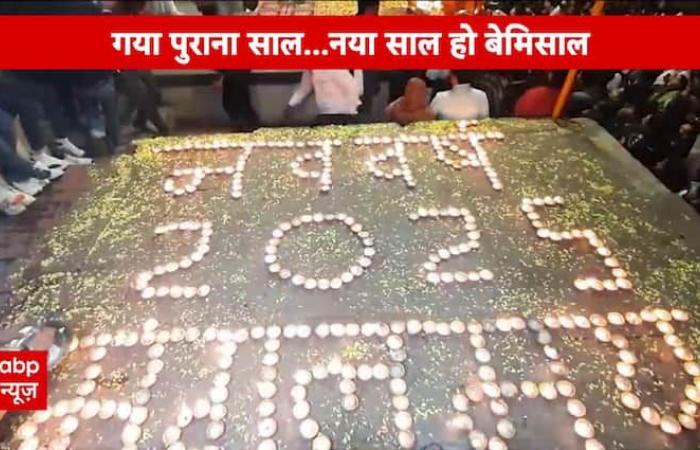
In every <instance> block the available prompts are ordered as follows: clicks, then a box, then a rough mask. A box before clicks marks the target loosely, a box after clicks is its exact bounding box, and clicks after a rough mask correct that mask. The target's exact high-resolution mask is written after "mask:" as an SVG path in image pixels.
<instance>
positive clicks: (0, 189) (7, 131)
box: [0, 110, 63, 215]
mask: <svg viewBox="0 0 700 450" xmlns="http://www.w3.org/2000/svg"><path fill="white" fill-rule="evenodd" d="M61 173H63V172H61ZM0 174H1V175H2V178H3V183H2V185H0V205H1V209H2V210H3V211H4V212H5V213H6V214H8V215H16V214H19V213H21V212H22V211H24V207H25V206H26V205H28V204H30V203H31V202H33V201H34V197H33V195H36V194H38V193H39V191H41V190H42V189H43V187H44V186H45V185H46V184H47V183H48V179H49V178H50V177H51V171H49V170H43V169H38V168H36V167H34V166H33V165H32V164H31V163H30V162H28V161H26V160H25V159H23V158H21V157H20V156H19V155H18V154H17V137H16V135H15V123H14V118H13V117H12V115H11V114H9V113H7V112H5V111H3V110H0ZM21 194H26V195H21Z"/></svg>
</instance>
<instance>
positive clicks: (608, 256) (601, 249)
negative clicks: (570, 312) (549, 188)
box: [520, 195, 633, 292]
mask: <svg viewBox="0 0 700 450" xmlns="http://www.w3.org/2000/svg"><path fill="white" fill-rule="evenodd" d="M563 204H564V199H563V198H562V197H561V196H558V195H557V196H546V197H535V198H524V199H523V200H522V202H521V204H520V210H521V211H522V213H523V214H525V217H527V219H528V220H529V221H530V224H531V225H532V227H533V228H534V229H535V230H536V233H537V237H539V238H540V239H545V240H549V241H552V242H569V241H572V240H580V241H586V242H587V243H588V244H589V245H590V246H591V247H592V248H593V249H594V253H595V255H596V256H597V257H598V258H600V259H602V261H603V264H604V265H605V267H606V268H607V269H608V270H610V272H611V274H612V276H613V278H608V279H602V280H601V279H599V278H597V277H586V278H576V280H574V286H575V287H576V289H578V290H580V291H589V290H592V291H597V292H601V291H617V290H630V289H632V287H633V286H632V282H631V281H630V280H629V278H628V274H627V272H626V271H625V270H624V269H622V268H621V267H620V262H619V261H618V259H617V258H616V257H615V256H614V255H613V253H612V250H610V248H608V247H607V246H606V245H605V244H604V242H603V240H602V239H600V238H599V237H598V235H597V234H596V233H595V232H594V231H593V230H581V229H573V230H566V231H555V230H552V229H550V228H547V227H545V224H544V222H543V221H542V216H541V215H540V213H538V212H537V209H538V208H542V207H552V206H560V205H563Z"/></svg>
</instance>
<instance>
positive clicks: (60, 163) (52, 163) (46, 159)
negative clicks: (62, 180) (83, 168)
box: [32, 151, 68, 170]
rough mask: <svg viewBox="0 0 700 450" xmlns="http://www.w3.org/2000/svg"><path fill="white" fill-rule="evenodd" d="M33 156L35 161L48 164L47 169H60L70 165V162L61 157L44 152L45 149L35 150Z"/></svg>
mask: <svg viewBox="0 0 700 450" xmlns="http://www.w3.org/2000/svg"><path fill="white" fill-rule="evenodd" d="M32 158H33V159H34V161H36V162H38V163H41V164H42V165H44V166H46V169H45V170H49V169H58V168H64V169H65V168H66V167H68V163H67V162H65V161H64V160H62V159H59V158H54V157H53V156H51V155H49V154H48V153H44V152H43V151H39V152H35V153H34V154H33V155H32Z"/></svg>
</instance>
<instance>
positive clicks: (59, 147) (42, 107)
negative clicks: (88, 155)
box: [0, 72, 85, 163]
mask: <svg viewBox="0 0 700 450" xmlns="http://www.w3.org/2000/svg"><path fill="white" fill-rule="evenodd" d="M18 74H21V73H17V72H15V73H12V74H8V73H5V74H3V75H2V76H0V108H2V109H4V110H5V111H6V112H9V113H11V114H13V115H15V116H18V117H19V119H20V123H21V124H22V128H23V129H24V132H25V133H26V135H27V140H28V141H29V145H30V147H31V149H32V151H33V152H34V153H35V155H34V156H35V157H36V156H39V153H42V152H43V153H44V154H50V153H53V154H54V155H56V156H63V157H66V155H68V156H69V157H71V158H80V157H82V156H84V154H85V152H84V150H82V149H80V148H78V147H77V146H76V145H75V144H73V143H72V142H71V141H70V139H68V131H69V124H68V121H67V120H66V113H65V110H64V108H63V105H62V102H61V100H60V99H59V96H58V93H57V91H56V90H55V89H53V88H52V87H51V86H50V85H46V84H43V83H37V82H35V81H33V80H31V79H27V78H25V77H22V76H18ZM44 122H48V123H49V125H50V131H49V130H48V129H47V128H46V127H45V125H46V124H45V123H44ZM51 134H53V136H51ZM41 159H51V158H44V157H42V158H41ZM46 162H47V163H48V161H46ZM73 162H80V161H78V160H76V161H73Z"/></svg>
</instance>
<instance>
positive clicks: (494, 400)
mask: <svg viewBox="0 0 700 450" xmlns="http://www.w3.org/2000/svg"><path fill="white" fill-rule="evenodd" d="M688 319H689V317H688V313H687V312H685V311H683V310H680V309H675V308H674V309H670V310H669V309H665V308H660V307H659V308H645V309H643V310H641V311H640V312H627V313H624V314H623V313H619V312H610V313H608V314H607V315H605V316H604V315H601V314H591V315H589V316H584V315H566V314H562V315H547V316H545V317H544V318H543V320H542V321H539V320H534V319H530V320H527V319H526V318H523V317H520V316H510V317H499V318H497V319H496V320H495V321H486V322H477V321H473V320H472V321H469V322H467V323H465V322H463V321H460V320H453V321H452V322H436V321H432V320H425V321H420V320H415V319H411V320H407V321H392V322H390V323H384V322H366V323H363V324H357V323H339V322H337V323H321V324H318V325H317V326H316V327H311V326H309V325H304V324H298V325H297V324H289V325H286V326H284V327H282V326H278V325H271V326H268V327H261V326H256V327H251V328H249V329H247V328H241V329H237V330H229V329H216V328H213V327H209V328H207V329H205V330H204V331H200V330H199V329H198V328H195V327H190V328H181V327H174V328H172V329H170V330H168V329H159V324H158V321H157V320H155V319H148V320H147V321H145V322H144V324H143V330H142V332H141V333H137V332H134V331H127V330H118V331H117V332H116V333H114V334H113V335H112V334H110V333H99V334H97V335H90V336H85V337H83V338H81V339H80V340H77V339H76V340H75V341H74V342H73V344H72V345H71V350H75V349H77V348H81V349H84V350H87V351H88V357H89V359H90V361H91V364H90V365H89V366H88V367H87V368H86V369H85V372H84V376H83V381H82V382H80V383H79V384H78V386H77V389H76V393H77V394H78V396H77V397H75V398H73V399H70V400H60V401H58V402H56V403H54V404H53V405H52V406H51V407H50V408H49V409H48V410H46V411H37V412H36V413H34V414H33V415H32V416H31V418H30V419H29V420H28V421H26V422H25V423H24V424H22V425H21V426H20V428H19V429H18V431H17V436H18V437H19V438H20V439H21V440H22V444H21V445H22V447H20V448H22V449H23V450H35V449H37V448H38V447H39V439H38V437H37V432H38V425H40V424H42V423H45V422H46V421H48V420H49V419H51V418H57V419H61V422H60V425H59V433H58V437H57V438H55V439H54V441H55V443H54V446H53V447H52V448H67V447H68V446H69V444H70V435H71V434H73V433H74V432H75V431H76V430H77V429H78V427H79V422H80V420H81V419H82V420H89V419H92V418H94V417H98V418H101V419H103V420H108V419H110V418H112V417H117V418H119V419H120V420H123V421H125V422H126V424H125V427H124V429H123V430H122V441H123V444H124V446H125V447H126V448H129V446H134V445H135V444H136V442H138V440H139V438H140V436H141V427H142V425H143V424H144V423H145V421H146V420H147V418H148V417H149V410H148V408H147V407H146V404H147V403H148V402H149V400H150V397H151V394H150V389H151V388H152V387H153V386H154V385H155V383H156V382H157V376H158V374H159V373H160V372H161V371H162V370H163V368H164V365H165V364H164V361H163V359H162V356H163V354H164V352H165V346H166V345H168V344H170V343H179V342H183V341H184V342H195V341H198V340H200V339H201V340H203V341H204V342H215V341H216V342H218V344H219V347H218V349H219V351H218V353H219V354H218V358H217V367H218V369H219V370H220V372H218V373H217V374H216V375H215V377H214V381H213V387H212V388H211V389H210V391H209V397H208V398H200V399H197V400H195V401H194V402H193V404H192V405H191V406H190V405H183V406H182V407H181V409H180V411H179V413H178V416H177V419H176V425H175V426H176V427H178V428H180V432H179V433H178V431H177V430H174V429H172V428H168V429H166V431H165V432H164V434H163V441H164V442H165V441H168V442H170V441H172V440H173V439H175V437H176V435H177V436H178V437H179V434H181V430H182V429H184V428H186V427H187V426H188V425H189V424H190V423H191V422H192V421H193V420H195V419H204V418H206V417H209V420H210V424H209V426H208V427H207V436H208V437H209V439H211V440H216V439H218V438H217V437H215V436H218V437H221V436H222V435H223V433H224V432H225V426H224V423H223V419H224V418H225V416H226V408H225V406H224V405H223V404H222V403H223V402H225V401H226V399H227V398H228V388H227V386H228V384H229V383H230V380H231V376H230V374H229V373H228V370H229V369H230V367H231V365H232V357H233V355H234V354H235V353H236V350H237V348H238V345H240V344H243V343H245V342H247V341H248V340H260V339H263V338H265V339H266V340H265V342H264V348H265V351H266V353H265V354H264V355H263V366H264V367H263V369H262V372H261V379H262V381H261V382H260V383H259V384H258V393H259V395H260V397H261V399H262V400H261V402H260V404H259V406H258V410H259V412H260V411H261V412H262V413H260V416H261V418H269V417H271V416H272V415H273V414H274V411H275V410H276V406H275V405H274V403H272V404H271V402H272V400H271V399H272V398H273V397H274V396H275V394H276V392H277V389H276V386H275V385H274V380H275V379H276V377H277V370H276V366H277V364H278V363H279V360H280V357H279V353H278V352H279V348H280V340H281V339H282V338H286V339H294V338H302V339H306V338H309V337H311V336H312V335H314V336H316V337H318V338H326V337H329V336H332V337H337V338H342V337H345V336H350V337H353V336H359V335H362V336H365V337H372V336H377V337H381V338H382V339H384V342H385V344H386V346H387V349H388V352H389V356H390V359H391V360H392V361H393V362H392V363H391V364H390V365H386V364H383V363H378V364H375V365H374V366H370V365H367V364H362V365H359V366H357V367H355V366H351V365H349V364H343V363H342V361H340V360H339V359H338V358H333V359H331V361H330V362H329V363H328V364H327V365H324V366H314V367H313V369H312V370H311V371H310V372H309V371H299V372H297V373H296V374H295V376H294V380H295V382H296V384H300V385H302V386H305V385H306V384H308V383H310V382H311V379H324V378H326V377H327V376H328V374H331V375H339V376H340V377H341V378H342V379H343V380H345V379H347V380H355V379H359V380H361V381H368V380H371V379H377V380H387V379H389V380H390V382H389V388H390V392H391V394H392V405H393V406H394V408H395V409H396V411H397V412H396V414H395V422H396V425H397V427H398V428H399V433H400V434H399V442H400V445H401V447H402V448H411V446H409V445H404V444H408V443H411V444H412V443H414V442H415V436H414V435H413V432H412V431H411V428H410V424H412V419H411V420H409V419H410V415H409V416H407V415H406V414H408V413H407V412H406V411H407V410H408V405H409V402H408V399H407V397H405V393H406V384H405V380H404V379H403V378H404V375H405V369H404V368H403V365H402V364H401V363H402V362H403V361H405V359H406V357H407V355H406V351H405V343H404V340H403V338H402V337H401V335H404V334H406V335H419V334H425V335H431V334H437V335H440V336H449V335H451V334H464V333H468V335H469V342H470V345H471V346H472V347H473V348H474V351H475V353H474V354H475V358H476V360H477V361H478V362H479V363H480V366H479V369H478V371H477V377H478V379H476V378H470V380H471V381H469V382H468V383H467V385H466V386H465V387H464V392H463V393H461V392H460V393H458V394H457V395H455V396H453V399H452V404H453V407H454V408H455V409H456V410H457V411H458V412H459V413H460V414H461V415H460V416H459V420H457V421H456V422H455V423H457V424H461V426H462V427H464V428H465V431H471V433H476V434H471V436H472V437H474V438H475V439H474V441H476V442H479V443H480V442H483V439H481V437H482V435H483V436H485V435H484V434H483V433H481V432H479V431H478V430H475V429H473V424H472V423H471V421H470V420H471V419H470V418H468V416H466V414H465V413H466V412H467V411H468V405H469V402H470V401H473V402H481V401H484V400H488V401H489V406H490V409H491V411H492V413H494V414H495V415H496V416H497V417H502V416H505V415H507V413H508V406H507V403H506V402H505V400H504V399H507V398H512V397H515V396H516V395H517V394H518V392H521V393H522V394H523V395H524V396H525V397H527V398H537V397H538V396H541V397H543V398H545V399H548V400H554V399H556V398H558V397H562V398H566V399H567V400H566V401H567V410H568V411H569V413H570V414H571V415H572V416H573V417H575V418H576V419H577V421H576V422H575V426H574V431H575V433H576V434H577V435H579V436H581V437H582V438H584V439H586V448H589V447H590V448H593V449H602V448H603V447H602V446H601V445H600V444H599V443H598V442H597V441H596V440H595V439H594V437H593V428H592V425H590V422H588V421H587V420H585V415H586V409H585V406H584V405H583V403H581V402H580V401H579V400H577V399H576V398H575V397H574V395H575V392H576V389H575V387H574V385H573V383H571V382H570V381H569V380H567V379H558V380H556V381H551V382H550V381H545V382H540V383H535V382H532V381H523V382H521V383H520V386H519V387H518V386H517V385H516V384H515V383H512V382H510V381H503V382H500V383H497V379H496V372H495V370H494V369H493V368H492V367H490V366H489V365H488V363H489V362H490V360H491V355H490V352H488V350H486V348H485V345H486V341H485V338H484V332H489V333H490V332H496V331H497V332H511V331H519V330H525V329H526V328H527V329H529V330H530V331H532V332H535V333H537V341H538V342H539V343H540V345H542V347H543V352H544V354H545V356H546V357H547V358H548V359H549V360H551V363H550V365H549V370H550V372H551V374H553V375H555V376H564V375H565V374H566V372H567V369H566V365H565V364H564V363H563V362H562V361H560V353H559V351H557V350H556V348H554V347H552V346H551V340H552V339H551V335H549V334H548V333H545V332H546V329H558V328H565V329H574V328H576V329H592V330H593V334H594V336H595V338H596V339H597V340H598V341H600V342H603V343H611V344H612V345H614V346H615V347H616V348H617V350H618V356H619V362H618V364H617V370H618V376H616V378H615V385H616V387H617V389H619V390H620V391H621V402H622V404H623V405H624V406H626V407H627V408H630V409H633V410H638V411H639V414H640V416H641V418H642V419H643V420H644V421H645V422H647V423H649V424H652V425H656V426H659V427H660V429H661V430H662V431H663V432H665V433H669V434H677V433H679V432H680V431H681V430H682V428H687V429H690V430H694V429H695V427H696V422H695V417H696V415H697V411H698V403H699V402H700V396H699V394H700V386H698V384H697V380H698V378H697V377H699V376H700V366H699V365H698V363H697V362H696V361H695V357H694V355H693V353H692V352H691V351H690V349H689V348H688V347H687V346H686V345H685V343H684V342H683V341H682V340H681V339H680V338H679V337H678V336H677V335H676V334H675V330H674V327H673V325H672V323H671V322H676V321H678V322H683V321H687V320H688ZM644 323H649V324H654V325H655V326H656V328H657V329H659V330H660V331H661V332H662V333H663V335H664V340H665V342H666V343H668V344H669V345H670V346H671V347H673V349H674V351H673V353H674V355H675V356H676V358H677V359H679V360H680V362H681V363H682V364H683V367H684V370H685V371H686V373H687V374H688V375H689V376H691V377H694V378H693V383H692V384H688V385H687V386H686V388H685V390H684V393H685V396H686V399H684V400H682V401H681V402H680V403H679V406H680V409H681V412H680V413H679V414H678V415H677V417H674V416H672V415H670V414H668V413H662V412H661V411H659V410H658V409H657V408H656V407H654V406H647V405H643V404H642V403H641V400H640V399H639V396H638V395H637V394H634V393H633V392H632V387H633V384H632V381H631V377H633V376H634V374H635V373H636V370H635V368H634V367H635V365H636V364H637V362H638V358H637V357H636V355H635V354H634V352H632V351H630V350H629V349H628V341H627V339H626V338H624V336H622V335H619V334H615V333H612V332H611V331H610V327H619V326H623V325H636V326H639V325H642V324H644ZM136 343H141V344H142V345H144V346H148V351H147V355H148V358H149V360H148V363H147V364H146V375H144V376H143V377H142V378H141V379H140V380H139V381H138V386H139V388H138V390H137V391H136V392H135V393H134V394H133V395H132V399H131V401H115V400H111V399H103V400H96V399H90V398H88V396H89V395H90V394H92V393H93V392H94V391H95V388H96V380H97V379H99V377H100V376H101V375H102V367H101V365H100V364H98V363H99V362H100V361H102V360H103V359H104V357H105V356H106V354H107V347H108V346H126V347H130V346H133V345H136ZM679 349H681V350H679ZM354 383H355V382H354V381H353V383H350V382H348V381H345V382H343V381H341V383H340V384H339V385H338V387H339V389H340V390H341V393H343V396H344V397H343V405H344V407H345V409H346V410H348V411H352V410H354V409H356V408H357V405H358V402H359V398H356V392H355V391H356V385H355V384H354ZM295 389H296V391H297V392H296V393H295V391H294V390H293V393H292V397H293V399H294V400H295V402H298V403H300V402H301V401H302V400H304V401H305V397H306V391H305V390H304V391H303V396H302V395H301V394H302V392H299V391H301V390H300V389H299V388H295ZM353 395H354V396H355V397H353ZM305 409H306V408H305V407H304V406H299V407H297V411H296V414H295V417H307V416H306V415H305V414H302V413H303V412H304V411H305ZM402 412H406V414H400V413H402ZM579 419H584V420H579ZM298 420H300V419H298ZM499 420H500V419H499ZM499 423H501V426H500V427H497V432H498V433H499V436H500V437H499V439H500V440H501V441H502V442H503V444H505V441H503V440H508V439H510V438H509V437H508V436H510V435H511V433H512V434H513V435H514V430H511V429H510V427H508V425H507V424H506V422H502V421H501V422H499ZM399 425H401V426H399ZM467 425H469V426H468V427H467ZM271 427H272V428H276V423H275V425H274V427H273V425H272V422H270V421H269V420H268V421H266V422H264V424H263V425H259V428H260V429H262V430H263V431H264V434H267V433H269V432H270V431H269V430H270V429H271ZM304 428H305V430H306V431H304V432H303V434H304V435H306V436H309V435H314V438H312V439H311V440H312V443H313V442H315V439H316V438H317V437H319V436H323V435H322V434H318V433H316V434H314V433H313V432H312V431H313V428H314V427H313V425H312V424H310V422H307V425H305V426H304ZM467 428H469V429H471V430H467ZM265 430H267V431H265ZM479 433H481V434H479ZM273 434H274V433H273ZM166 436H167V439H166ZM326 439H327V437H321V438H320V440H321V441H322V445H326V444H325V443H326V442H328V443H330V441H326ZM501 441H495V442H498V445H501V443H500V442H501ZM173 442H174V443H175V444H178V445H182V444H181V442H180V441H177V440H175V441H173ZM263 442H269V439H266V440H264V441H263ZM272 442H273V443H274V441H272ZM487 442H490V440H487ZM265 445H266V446H263V447H260V449H261V450H268V449H273V450H274V449H275V448H276V447H270V444H269V443H268V444H265ZM319 445H321V444H319ZM64 446H65V447H64ZM178 448H179V447H178ZM312 448H315V447H312ZM322 448H325V447H322ZM475 448H480V447H479V446H475ZM484 448H485V447H484ZM499 448H504V449H505V448H507V447H499Z"/></svg>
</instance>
